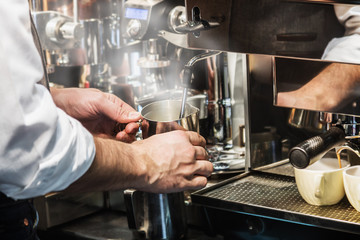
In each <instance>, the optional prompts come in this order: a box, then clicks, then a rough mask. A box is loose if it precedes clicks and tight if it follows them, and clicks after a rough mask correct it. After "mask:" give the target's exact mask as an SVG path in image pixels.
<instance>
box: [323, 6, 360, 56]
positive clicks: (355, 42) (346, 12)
mask: <svg viewBox="0 0 360 240" xmlns="http://www.w3.org/2000/svg"><path fill="white" fill-rule="evenodd" d="M334 10H335V14H336V16H337V18H338V20H339V22H340V23H341V24H342V25H344V27H345V34H344V36H343V37H340V38H334V39H332V40H331V41H330V42H329V44H328V45H327V47H326V49H325V51H324V54H323V56H322V59H325V60H330V61H339V62H350V63H360V6H357V5H354V6H352V5H335V6H334Z"/></svg>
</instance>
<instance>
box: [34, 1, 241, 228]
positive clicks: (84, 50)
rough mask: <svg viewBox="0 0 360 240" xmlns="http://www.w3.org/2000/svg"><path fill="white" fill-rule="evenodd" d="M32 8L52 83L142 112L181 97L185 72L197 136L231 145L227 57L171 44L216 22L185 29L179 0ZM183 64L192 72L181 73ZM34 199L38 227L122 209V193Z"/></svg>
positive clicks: (43, 4) (41, 4) (46, 4)
mask: <svg viewBox="0 0 360 240" xmlns="http://www.w3.org/2000/svg"><path fill="white" fill-rule="evenodd" d="M30 6H31V15H32V18H33V20H34V23H35V26H36V29H37V32H38V35H39V39H40V42H41V45H42V49H43V51H44V55H45V57H46V65H47V72H48V75H49V80H50V84H51V86H52V87H60V88H62V87H84V88H87V87H91V88H97V89H99V90H101V91H104V92H108V93H113V94H115V95H117V96H119V97H120V98H121V99H122V100H124V101H125V102H127V103H128V104H130V105H131V106H133V107H134V108H135V109H137V110H139V111H140V110H141V109H142V108H143V107H145V106H146V105H147V104H149V103H152V102H155V101H159V100H164V99H181V98H182V96H183V88H184V86H185V85H184V83H183V75H186V74H187V75H188V79H189V81H188V82H187V84H186V88H187V89H188V91H187V92H186V93H187V95H188V96H187V100H188V101H187V102H189V103H190V104H192V105H194V106H195V107H197V108H199V109H200V116H199V121H200V124H199V125H200V133H201V134H202V135H203V136H204V137H206V139H207V141H208V143H209V144H210V145H219V147H221V148H225V149H231V148H232V145H233V144H232V122H231V116H232V115H231V114H232V109H231V101H230V90H229V86H228V85H229V80H228V76H227V74H228V73H227V70H226V69H227V67H228V62H227V55H226V54H223V53H221V52H216V54H213V53H212V52H211V51H208V50H206V49H204V50H202V49H200V50H199V49H192V48H184V47H183V46H182V45H181V44H178V43H177V42H175V43H174V42H172V40H173V39H178V40H181V39H184V36H185V35H186V34H187V33H188V32H194V33H196V32H197V31H198V30H201V29H202V28H204V29H211V28H214V27H216V26H217V25H218V23H217V22H215V21H209V22H201V24H199V23H195V24H194V26H190V27H189V26H188V21H187V16H186V12H185V2H184V1H183V0H176V1H165V0H127V1H123V0H106V1H81V0H64V1H52V0H32V1H30ZM185 66H188V67H189V69H190V68H191V71H190V72H187V73H185V72H184V67H185ZM241 160H243V158H242V159H241ZM184 197H185V196H184ZM140 198H141V197H140ZM180 200H182V203H181V206H179V207H182V208H185V202H186V200H184V199H180ZM169 201H171V199H169ZM187 201H189V200H188V199H187ZM34 204H35V206H36V208H37V210H38V212H39V215H40V219H41V221H40V223H39V229H44V230H47V229H52V228H54V227H57V226H59V225H62V224H66V223H68V222H70V221H72V220H74V219H79V218H81V217H84V216H88V215H90V214H93V213H96V212H99V211H101V210H103V209H104V208H105V209H112V210H121V211H126V208H125V205H126V204H125V203H124V194H123V192H122V191H119V192H96V193H88V194H75V195H69V194H62V193H52V194H48V195H46V196H42V197H39V198H36V199H34ZM177 207H178V206H175V208H174V209H176V208H177ZM185 211H190V212H193V209H192V210H185ZM188 219H189V221H192V218H191V217H190V218H188ZM185 224H186V223H185ZM130 227H131V224H130ZM175 230H176V229H175ZM181 234H182V233H181ZM182 235H184V234H182Z"/></svg>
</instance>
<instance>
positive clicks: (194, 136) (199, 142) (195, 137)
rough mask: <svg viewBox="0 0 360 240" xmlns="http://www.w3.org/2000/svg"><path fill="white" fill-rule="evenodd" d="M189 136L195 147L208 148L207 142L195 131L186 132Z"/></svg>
mask: <svg viewBox="0 0 360 240" xmlns="http://www.w3.org/2000/svg"><path fill="white" fill-rule="evenodd" d="M186 134H187V135H188V136H189V140H190V143H191V144H192V145H194V146H202V147H205V146H206V140H205V138H203V137H202V136H201V135H200V134H199V133H197V132H193V131H186Z"/></svg>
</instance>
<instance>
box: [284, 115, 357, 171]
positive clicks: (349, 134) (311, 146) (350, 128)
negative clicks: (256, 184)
mask: <svg viewBox="0 0 360 240" xmlns="http://www.w3.org/2000/svg"><path fill="white" fill-rule="evenodd" d="M330 119H332V121H333V122H334V124H330V126H331V127H330V128H329V130H328V131H326V132H324V133H322V134H321V135H318V136H314V137H312V138H309V139H307V140H305V141H303V142H301V143H300V144H298V145H297V146H295V147H293V148H292V149H291V150H290V151H289V161H290V163H291V164H292V165H293V166H294V167H296V168H306V167H307V166H309V165H311V164H313V163H314V162H316V161H317V160H319V159H321V158H322V157H323V156H324V155H325V154H326V153H327V152H328V151H329V150H331V149H333V148H335V151H336V154H337V155H340V153H341V152H342V151H343V150H345V149H346V150H350V151H352V152H354V153H355V154H356V155H358V156H359V157H360V144H359V143H358V142H357V140H358V139H360V135H359V133H360V132H359V129H358V128H359V125H358V124H356V123H355V121H356V117H354V116H347V115H337V114H332V115H331V118H330Z"/></svg>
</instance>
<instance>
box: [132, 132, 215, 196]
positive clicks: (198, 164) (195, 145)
mask: <svg viewBox="0 0 360 240" xmlns="http://www.w3.org/2000/svg"><path fill="white" fill-rule="evenodd" d="M205 144H206V141H205V139H204V138H203V137H202V136H200V135H199V134H198V133H197V132H193V131H181V130H177V131H171V132H167V133H162V134H156V135H153V136H151V137H149V138H147V139H145V140H141V141H136V142H134V143H132V145H133V146H134V147H135V151H137V154H139V157H137V159H139V160H140V161H142V163H141V164H139V165H140V166H143V167H144V168H143V171H142V174H141V176H142V177H141V178H140V179H141V180H140V181H138V182H137V183H135V186H134V187H135V188H136V189H139V190H143V191H148V192H158V193H159V192H160V193H167V192H177V191H183V190H186V189H199V188H202V187H205V186H206V184H207V177H209V176H210V174H211V173H212V171H213V166H212V164H211V163H210V162H209V161H208V160H207V159H208V154H207V152H206V151H205V148H204V147H205Z"/></svg>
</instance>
